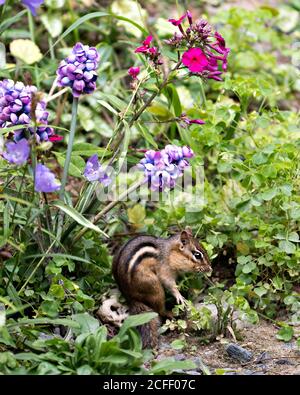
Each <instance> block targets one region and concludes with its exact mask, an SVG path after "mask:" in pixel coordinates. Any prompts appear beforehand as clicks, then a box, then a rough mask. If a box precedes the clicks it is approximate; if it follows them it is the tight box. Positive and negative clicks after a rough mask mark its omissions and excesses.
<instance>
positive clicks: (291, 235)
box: [289, 232, 300, 243]
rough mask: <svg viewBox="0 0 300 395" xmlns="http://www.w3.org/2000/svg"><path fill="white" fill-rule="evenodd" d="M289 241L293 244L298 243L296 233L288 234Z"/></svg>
mask: <svg viewBox="0 0 300 395" xmlns="http://www.w3.org/2000/svg"><path fill="white" fill-rule="evenodd" d="M289 241H293V242H294V243H299V241H300V240H299V235H298V233H297V232H291V233H290V234H289Z"/></svg>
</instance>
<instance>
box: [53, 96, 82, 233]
mask: <svg viewBox="0 0 300 395" xmlns="http://www.w3.org/2000/svg"><path fill="white" fill-rule="evenodd" d="M77 112H78V99H77V98H75V97H74V98H73V103H72V120H71V127H70V135H69V141H68V148H67V155H66V160H65V165H64V171H63V176H62V180H61V187H60V191H59V198H60V200H63V201H64V202H65V201H66V199H65V187H66V183H67V178H68V173H69V167H70V162H71V155H72V149H73V144H74V137H75V131H76V124H77ZM63 219H64V214H63V212H61V213H60V214H59V217H58V224H57V240H58V241H60V237H61V233H62V228H63Z"/></svg>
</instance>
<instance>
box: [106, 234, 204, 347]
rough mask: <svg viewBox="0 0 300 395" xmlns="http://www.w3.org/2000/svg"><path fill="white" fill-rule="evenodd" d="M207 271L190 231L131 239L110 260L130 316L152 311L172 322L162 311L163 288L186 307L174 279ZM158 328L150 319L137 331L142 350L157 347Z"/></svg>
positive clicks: (163, 305)
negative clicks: (161, 236)
mask: <svg viewBox="0 0 300 395" xmlns="http://www.w3.org/2000/svg"><path fill="white" fill-rule="evenodd" d="M209 271H211V265H210V261H209V258H208V255H207V253H206V251H205V250H204V248H203V246H201V245H200V244H199V243H198V241H197V240H196V239H194V237H193V235H192V232H191V230H190V229H189V228H186V229H185V230H183V231H182V232H180V233H176V234H175V235H173V236H170V237H169V238H167V239H164V238H159V237H154V236H137V237H134V238H133V239H131V240H129V241H128V242H127V243H126V244H125V245H124V246H123V247H121V249H120V250H119V251H118V252H117V254H116V255H115V257H114V259H113V276H114V278H115V280H116V282H117V284H118V286H119V288H120V291H121V292H122V294H123V295H124V296H125V298H126V300H127V302H128V305H129V311H130V313H131V314H138V313H142V312H146V311H155V312H157V313H158V314H159V316H160V317H165V318H172V313H171V312H169V311H166V309H165V291H164V288H166V289H168V290H169V291H170V292H171V293H172V295H173V296H174V297H175V299H176V303H177V304H182V303H185V299H184V297H183V296H182V295H181V294H180V292H179V290H178V288H177V285H176V278H177V276H178V275H179V274H181V273H185V272H186V273H187V272H190V273H191V272H196V273H199V272H209ZM158 327H159V319H153V320H151V321H150V323H149V324H146V325H142V326H141V327H139V328H138V329H139V331H140V333H141V337H142V342H143V347H144V348H145V347H151V348H155V347H156V346H157V343H158Z"/></svg>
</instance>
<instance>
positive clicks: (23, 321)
mask: <svg viewBox="0 0 300 395" xmlns="http://www.w3.org/2000/svg"><path fill="white" fill-rule="evenodd" d="M21 325H32V326H34V325H63V326H68V327H70V328H79V325H78V323H76V322H74V321H72V320H70V319H67V318H54V319H52V318H45V317H43V318H32V319H30V318H20V319H19V320H18V321H16V322H8V323H7V324H6V326H7V327H8V328H12V327H15V326H21Z"/></svg>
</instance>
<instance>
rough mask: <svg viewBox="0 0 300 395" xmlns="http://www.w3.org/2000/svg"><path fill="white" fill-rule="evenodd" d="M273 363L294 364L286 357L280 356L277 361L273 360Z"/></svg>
mask: <svg viewBox="0 0 300 395" xmlns="http://www.w3.org/2000/svg"><path fill="white" fill-rule="evenodd" d="M275 363H276V364H277V365H294V364H293V362H291V361H290V360H288V359H285V358H282V359H278V360H277V361H275Z"/></svg>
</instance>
